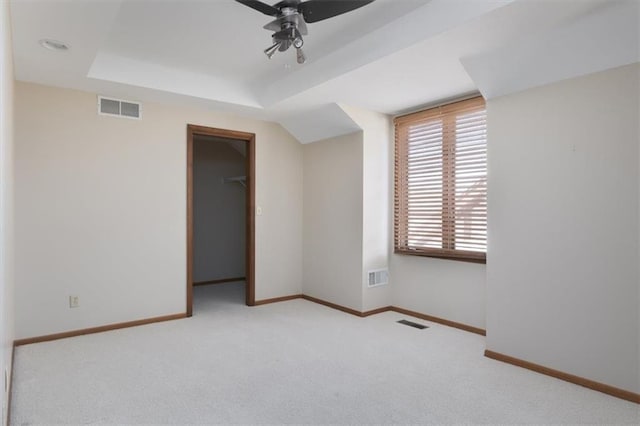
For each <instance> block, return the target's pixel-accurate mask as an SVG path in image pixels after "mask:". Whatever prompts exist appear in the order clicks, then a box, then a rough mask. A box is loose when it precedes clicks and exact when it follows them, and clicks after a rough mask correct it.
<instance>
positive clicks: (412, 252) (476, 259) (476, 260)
mask: <svg viewBox="0 0 640 426" xmlns="http://www.w3.org/2000/svg"><path fill="white" fill-rule="evenodd" d="M393 253H394V254H400V255H408V256H421V257H433V258H436V259H445V260H457V261H459V262H468V263H480V264H484V265H486V264H487V257H486V254H484V253H483V254H482V257H480V256H478V255H472V256H465V255H458V256H456V255H451V254H446V253H429V252H423V251H418V250H400V249H394V251H393Z"/></svg>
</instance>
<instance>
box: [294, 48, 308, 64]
mask: <svg viewBox="0 0 640 426" xmlns="http://www.w3.org/2000/svg"><path fill="white" fill-rule="evenodd" d="M296 59H297V60H298V63H299V64H304V63H305V62H307V57H306V56H304V52H303V51H302V48H300V47H298V48H296Z"/></svg>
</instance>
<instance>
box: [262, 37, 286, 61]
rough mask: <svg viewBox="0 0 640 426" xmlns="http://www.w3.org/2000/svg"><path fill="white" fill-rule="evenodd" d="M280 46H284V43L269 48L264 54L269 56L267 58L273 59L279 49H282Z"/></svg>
mask: <svg viewBox="0 0 640 426" xmlns="http://www.w3.org/2000/svg"><path fill="white" fill-rule="evenodd" d="M280 45H282V42H280V41H279V42H277V43H274V44H273V46H270V47H267V48H266V49H264V54H265V55H267V58H269V59H271V57H272V56H273V55H274V54H275V53H276V52H277V51H278V49H279V48H280Z"/></svg>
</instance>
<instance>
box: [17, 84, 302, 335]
mask: <svg viewBox="0 0 640 426" xmlns="http://www.w3.org/2000/svg"><path fill="white" fill-rule="evenodd" d="M187 123H191V124H198V125H203V126H210V127H218V128H224V129H232V130H240V131H245V132H253V133H255V134H256V202H257V204H258V205H260V206H261V207H262V211H263V214H262V215H261V216H257V217H256V299H264V298H271V297H278V296H285V295H289V294H296V293H300V292H301V281H302V269H301V265H302V255H301V252H302V147H301V145H300V144H299V143H298V142H297V141H296V140H295V139H293V138H292V137H291V136H290V135H289V134H288V133H287V132H286V131H284V130H283V129H282V128H281V127H280V126H279V125H276V124H273V123H268V122H262V121H256V120H249V119H244V118H240V117H237V116H233V115H226V114H222V113H217V112H212V111H206V110H202V109H191V108H184V107H182V108H181V107H173V106H166V105H160V104H154V103H145V104H144V118H143V119H142V120H128V119H120V118H113V117H108V116H100V115H98V114H97V113H96V95H95V94H91V93H85V92H80V91H74V90H66V89H58V88H52V87H46V86H39V85H34V84H27V83H18V84H17V85H16V115H15V124H16V282H17V287H16V288H17V292H16V308H17V309H16V311H17V315H16V337H17V338H25V337H31V336H39V335H46V334H50V333H56V332H62V331H66V330H74V329H82V328H87V327H93V326H99V325H104V324H110V323H117V322H123V321H130V320H136V319H141V318H149V317H155V316H160V315H167V314H174V313H180V312H184V311H185V293H186V291H185V286H186V284H185V275H186V267H185V265H186V257H185V256H186V252H185V244H186V243H185V240H186V208H185V206H186V170H185V167H186V165H185V164H186V125H187ZM69 295H77V296H79V298H80V307H79V308H75V309H70V308H69V307H68V296H69Z"/></svg>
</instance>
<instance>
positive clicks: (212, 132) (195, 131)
mask: <svg viewBox="0 0 640 426" xmlns="http://www.w3.org/2000/svg"><path fill="white" fill-rule="evenodd" d="M196 140H198V141H199V142H198V143H207V144H209V143H211V144H217V143H224V142H221V140H226V141H228V142H231V143H232V145H236V146H240V148H241V149H242V151H243V152H244V153H245V154H246V155H245V160H244V161H245V164H244V170H245V175H244V176H242V177H241V176H229V177H228V178H227V179H226V181H225V183H229V184H242V185H244V186H245V191H244V192H245V224H244V230H245V245H244V247H245V249H244V279H245V303H246V304H247V305H248V306H253V305H255V134H253V133H246V132H238V131H235V130H226V129H217V128H213V127H203V126H197V125H193V124H188V125H187V308H186V314H187V316H188V317H190V316H192V315H193V285H194V254H195V250H194V249H195V246H194V226H195V222H194V185H195V182H194V144H195V141H196ZM213 281H216V280H212V281H211V282H213Z"/></svg>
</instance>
